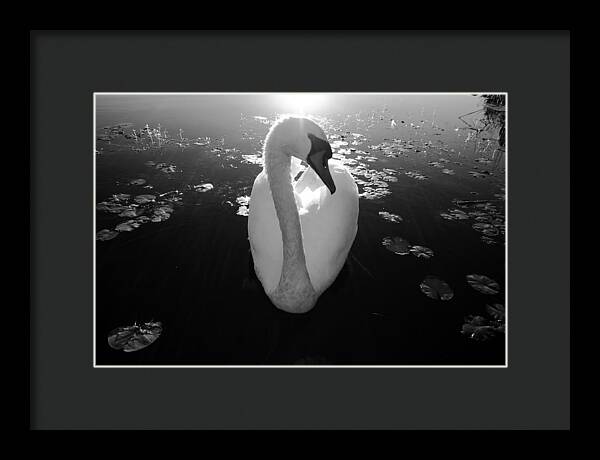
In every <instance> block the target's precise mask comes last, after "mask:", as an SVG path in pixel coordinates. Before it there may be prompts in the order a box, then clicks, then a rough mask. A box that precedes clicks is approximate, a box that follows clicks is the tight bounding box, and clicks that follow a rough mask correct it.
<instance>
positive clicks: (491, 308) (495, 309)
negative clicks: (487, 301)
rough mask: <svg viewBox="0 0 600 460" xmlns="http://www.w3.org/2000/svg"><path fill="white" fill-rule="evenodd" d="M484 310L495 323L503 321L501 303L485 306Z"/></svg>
mask: <svg viewBox="0 0 600 460" xmlns="http://www.w3.org/2000/svg"><path fill="white" fill-rule="evenodd" d="M485 309H486V311H487V312H488V313H489V315H490V316H491V317H492V318H494V319H495V320H496V321H504V317H505V310H504V305H502V304H501V303H495V304H492V305H486V306H485Z"/></svg>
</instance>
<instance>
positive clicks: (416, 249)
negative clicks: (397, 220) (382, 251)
mask: <svg viewBox="0 0 600 460" xmlns="http://www.w3.org/2000/svg"><path fill="white" fill-rule="evenodd" d="M382 244H383V246H384V247H385V248H386V249H387V250H388V251H391V252H393V253H394V254H398V255H400V256H405V255H408V254H412V255H413V256H415V257H417V258H423V259H431V258H432V257H433V251H432V250H431V249H429V248H427V247H425V246H420V245H412V244H410V243H409V242H408V241H407V240H405V239H404V238H401V237H399V236H386V237H385V238H384V239H383V242H382Z"/></svg>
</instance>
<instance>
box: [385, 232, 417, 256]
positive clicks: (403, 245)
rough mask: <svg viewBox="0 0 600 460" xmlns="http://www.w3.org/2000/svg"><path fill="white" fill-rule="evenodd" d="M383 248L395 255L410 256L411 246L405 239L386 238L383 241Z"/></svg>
mask: <svg viewBox="0 0 600 460" xmlns="http://www.w3.org/2000/svg"><path fill="white" fill-rule="evenodd" d="M382 244H383V246H384V247H385V248H386V249H387V250H388V251H391V252H393V253H395V254H398V255H401V256H405V255H407V254H410V244H409V243H408V241H406V240H405V239H402V238H400V237H399V236H394V237H390V236H386V237H385V238H384V239H383V243H382Z"/></svg>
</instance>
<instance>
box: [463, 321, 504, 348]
mask: <svg viewBox="0 0 600 460" xmlns="http://www.w3.org/2000/svg"><path fill="white" fill-rule="evenodd" d="M465 321H466V322H465V324H463V326H462V330H461V332H462V334H464V335H467V336H468V337H469V338H471V339H473V340H476V341H478V342H484V341H486V340H489V339H491V338H493V337H495V336H496V334H497V333H498V332H504V328H503V326H496V325H494V324H493V323H491V322H490V321H488V320H487V319H486V318H484V317H483V316H469V317H467V318H465Z"/></svg>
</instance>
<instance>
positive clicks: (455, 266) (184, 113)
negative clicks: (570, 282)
mask: <svg viewBox="0 0 600 460" xmlns="http://www.w3.org/2000/svg"><path fill="white" fill-rule="evenodd" d="M298 108H300V109H302V108H304V109H306V110H310V111H309V114H310V115H311V116H313V117H314V118H315V119H316V120H317V122H318V123H319V124H320V125H321V126H322V127H323V128H324V130H325V131H326V133H327V135H328V139H329V141H330V143H331V144H332V147H333V152H334V156H335V157H336V158H338V159H340V160H341V161H344V162H345V163H346V165H347V167H348V169H349V170H350V171H351V173H352V174H353V176H354V177H355V179H356V181H357V183H358V186H359V192H360V193H361V198H360V215H359V223H358V234H357V237H356V240H355V242H354V245H353V247H352V249H351V252H350V256H349V258H348V262H347V264H346V266H345V267H344V269H343V270H342V272H341V273H340V276H339V277H338V279H337V280H336V282H335V283H334V285H333V286H332V287H331V288H330V289H329V290H328V291H327V292H326V293H325V294H324V295H323V296H322V297H321V299H320V300H319V302H318V304H317V305H316V307H315V308H314V309H313V310H312V311H311V312H309V313H308V314H305V315H290V314H288V313H284V312H281V311H279V310H277V309H275V308H274V307H273V306H272V305H271V304H270V302H269V300H268V298H267V297H266V296H265V294H264V292H263V291H262V288H261V286H260V284H259V283H258V281H257V279H256V276H255V275H254V272H253V269H252V261H251V256H250V252H249V243H248V236H247V228H246V226H247V212H248V207H251V206H252V203H251V202H250V203H248V197H249V195H250V193H251V187H252V183H253V181H254V178H255V177H256V175H257V174H258V173H259V172H260V171H261V169H262V166H261V161H262V158H261V148H262V141H263V139H264V137H265V135H266V133H267V131H268V129H269V126H270V124H271V123H272V122H273V121H274V120H275V119H276V118H277V116H279V115H280V114H282V113H285V112H290V111H296V109H298ZM483 108H484V101H483V99H482V97H480V96H476V95H329V96H323V97H321V98H320V99H318V100H311V99H307V103H306V104H305V106H304V107H302V101H301V100H298V99H294V98H291V99H290V98H287V99H286V98H283V97H277V96H268V95H243V96H242V95H227V96H224V95H194V96H191V95H164V96H163V95H99V96H97V101H96V145H95V147H96V153H95V156H96V203H97V209H96V231H98V232H101V231H103V232H104V233H102V234H101V236H100V238H101V239H99V240H97V241H96V295H97V296H96V326H97V329H96V354H97V364H144V365H146V364H153V365H156V364H191V365H203V364H209V365H224V364H225V365H236V364H239V365H253V364H266V365H270V364H328V365H332V364H333V365H335V364H350V365H361V364H370V365H376V364H386V365H460V364H504V361H505V359H504V358H505V356H504V350H505V347H504V340H505V337H504V334H503V333H500V334H496V335H495V336H494V337H491V338H489V339H487V340H481V341H479V340H473V339H472V338H471V337H470V336H469V335H468V334H463V333H461V329H462V326H463V324H465V322H466V321H467V320H466V318H468V317H472V316H479V315H480V316H482V317H488V316H489V314H488V312H489V311H490V310H489V308H488V306H489V305H504V304H505V298H504V288H505V244H504V194H505V189H504V186H505V152H504V146H503V145H501V143H499V142H498V138H499V132H498V130H497V129H486V130H482V131H477V129H473V127H475V128H479V127H481V126H483V125H482V123H483V122H482V119H483V117H484V111H483V110H482V109H483ZM473 112H474V113H473ZM466 114H469V115H466ZM463 115H466V116H464V117H462V118H459V117H461V116H463ZM145 128H146V129H145ZM134 130H135V132H134ZM165 130H166V132H165ZM140 196H141V197H140ZM144 196H146V198H144ZM148 196H151V197H152V198H148ZM136 197H137V199H136ZM116 211H119V212H116ZM117 227H118V228H119V230H117ZM396 237H398V238H401V239H402V240H405V241H406V242H408V244H409V248H408V249H407V250H403V251H396V252H394V251H392V250H390V246H389V245H386V244H384V241H386V238H388V240H387V241H392V239H393V238H396ZM394 241H399V240H394ZM423 248H424V249H423ZM472 274H478V275H483V276H486V277H489V278H490V279H492V280H494V281H496V282H497V283H498V284H499V287H500V288H499V290H498V292H497V293H496V294H490V293H484V292H481V290H477V289H474V288H473V286H472V285H471V284H469V281H468V278H467V276H468V275H472ZM428 277H429V278H430V277H435V278H436V279H439V280H442V281H443V282H444V284H447V286H448V287H449V288H450V289H451V290H452V296H451V298H449V299H448V298H447V299H446V300H441V299H440V297H439V296H438V298H437V299H436V298H435V296H433V297H434V298H432V297H431V296H428V295H426V294H425V293H424V292H423V291H422V289H421V287H420V286H421V284H422V282H423V281H424V280H425V279H429V278H428ZM447 297H449V296H447ZM147 321H160V322H161V324H162V326H163V330H162V334H161V336H160V338H158V339H157V340H156V341H155V342H154V343H152V344H151V345H149V346H147V347H145V348H143V349H141V350H139V351H135V352H132V353H123V352H122V351H120V350H115V349H113V348H111V347H110V346H109V344H108V341H107V337H108V335H109V333H110V332H111V331H113V330H114V329H115V328H118V327H125V326H130V325H132V324H133V323H134V322H137V323H138V324H139V323H142V322H147Z"/></svg>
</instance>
